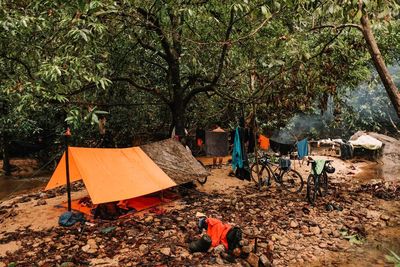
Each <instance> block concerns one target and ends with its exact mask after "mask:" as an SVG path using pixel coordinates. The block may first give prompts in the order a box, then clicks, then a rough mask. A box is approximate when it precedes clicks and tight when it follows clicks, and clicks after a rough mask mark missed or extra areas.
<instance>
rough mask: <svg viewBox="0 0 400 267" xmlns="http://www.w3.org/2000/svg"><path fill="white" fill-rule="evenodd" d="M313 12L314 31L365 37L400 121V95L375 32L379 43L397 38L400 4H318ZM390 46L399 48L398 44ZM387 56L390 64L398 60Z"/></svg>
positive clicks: (363, 1) (346, 1)
mask: <svg viewBox="0 0 400 267" xmlns="http://www.w3.org/2000/svg"><path fill="white" fill-rule="evenodd" d="M312 9H313V18H314V19H315V21H313V23H314V22H315V25H313V27H312V30H321V29H329V30H331V31H332V33H333V34H334V35H335V36H338V35H340V34H341V33H343V32H344V29H355V30H358V31H359V32H360V33H361V34H362V36H363V38H364V41H365V47H366V48H367V49H368V52H369V54H370V57H371V59H372V62H373V65H374V66H375V69H376V71H377V72H378V74H379V77H380V78H381V81H382V84H383V85H384V87H385V89H386V92H387V94H388V96H389V98H390V100H391V102H392V104H393V106H394V108H395V110H396V112H397V116H398V117H399V118H400V91H399V89H398V88H397V86H396V84H395V83H394V81H393V78H392V75H391V73H390V72H389V70H388V68H387V66H386V64H385V58H384V56H383V55H382V53H381V49H380V48H379V45H378V42H377V40H376V39H377V38H376V35H375V34H374V29H373V27H375V32H378V37H379V39H384V38H387V35H393V34H396V32H393V29H395V31H396V29H397V31H398V29H399V10H400V5H399V3H398V1H396V0H386V1H370V0H357V1H349V0H340V1H324V2H322V1H316V2H314V3H313V6H312ZM371 22H372V23H371ZM371 24H372V25H371ZM382 37H383V38H382ZM397 41H398V40H397ZM389 45H390V46H393V47H395V46H397V45H396V44H395V43H392V44H389ZM387 51H390V50H387ZM394 54H398V52H397V51H396V52H394ZM385 56H386V59H387V60H388V61H389V62H391V60H392V59H393V57H396V56H395V55H393V53H392V54H390V53H388V54H386V55H385Z"/></svg>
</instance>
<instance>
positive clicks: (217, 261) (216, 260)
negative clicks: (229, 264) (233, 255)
mask: <svg viewBox="0 0 400 267" xmlns="http://www.w3.org/2000/svg"><path fill="white" fill-rule="evenodd" d="M215 262H216V263H217V264H219V265H223V264H224V260H223V259H221V257H219V256H218V257H217V258H216V259H215Z"/></svg>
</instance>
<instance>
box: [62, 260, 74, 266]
mask: <svg viewBox="0 0 400 267" xmlns="http://www.w3.org/2000/svg"><path fill="white" fill-rule="evenodd" d="M60 267H75V264H74V263H73V262H68V261H67V262H63V263H61V266H60Z"/></svg>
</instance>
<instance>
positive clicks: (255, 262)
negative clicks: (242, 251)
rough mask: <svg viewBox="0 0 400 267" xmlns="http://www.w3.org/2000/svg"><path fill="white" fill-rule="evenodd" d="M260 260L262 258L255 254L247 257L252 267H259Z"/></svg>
mask: <svg viewBox="0 0 400 267" xmlns="http://www.w3.org/2000/svg"><path fill="white" fill-rule="evenodd" d="M259 260H260V258H259V257H258V256H257V255H256V254H254V253H250V254H249V256H248V257H247V262H248V263H249V264H250V266H251V267H258V261H259Z"/></svg>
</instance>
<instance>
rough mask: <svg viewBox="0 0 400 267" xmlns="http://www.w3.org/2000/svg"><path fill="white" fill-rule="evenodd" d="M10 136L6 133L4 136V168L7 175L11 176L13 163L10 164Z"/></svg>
mask: <svg viewBox="0 0 400 267" xmlns="http://www.w3.org/2000/svg"><path fill="white" fill-rule="evenodd" d="M8 142H9V141H8V138H7V136H6V135H5V134H4V135H3V136H2V146H3V170H4V172H5V175H7V176H9V175H11V164H10V153H9V151H10V149H9V148H10V146H9V143H8Z"/></svg>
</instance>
